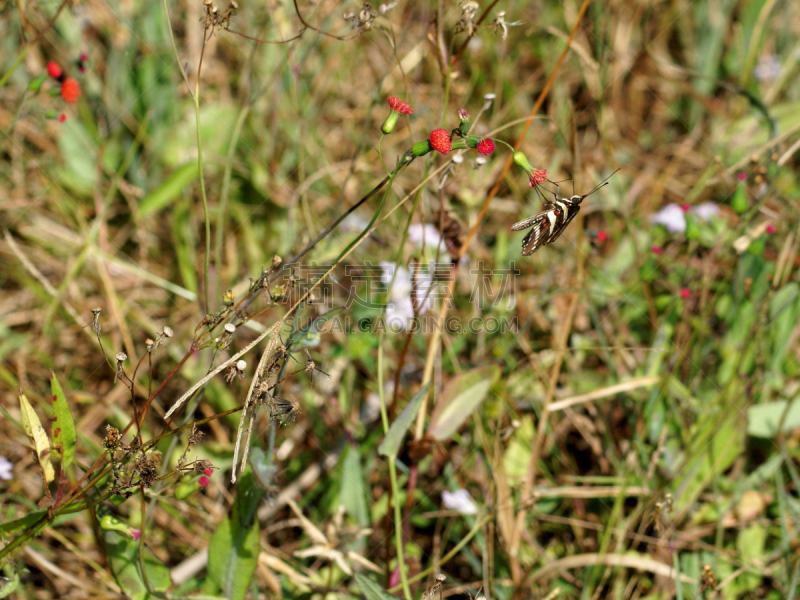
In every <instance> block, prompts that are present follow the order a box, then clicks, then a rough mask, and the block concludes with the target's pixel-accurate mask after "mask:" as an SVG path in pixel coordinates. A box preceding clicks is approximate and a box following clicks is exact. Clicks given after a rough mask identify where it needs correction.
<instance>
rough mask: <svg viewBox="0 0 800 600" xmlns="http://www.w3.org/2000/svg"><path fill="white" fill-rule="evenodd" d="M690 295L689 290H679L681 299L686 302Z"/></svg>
mask: <svg viewBox="0 0 800 600" xmlns="http://www.w3.org/2000/svg"><path fill="white" fill-rule="evenodd" d="M690 295H691V292H690V291H689V288H681V298H683V299H684V300H688V299H689V296H690Z"/></svg>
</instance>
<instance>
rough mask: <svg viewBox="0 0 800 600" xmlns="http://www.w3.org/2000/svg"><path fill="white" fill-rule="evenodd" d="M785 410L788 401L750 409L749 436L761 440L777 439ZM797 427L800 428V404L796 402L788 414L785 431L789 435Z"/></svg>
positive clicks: (784, 425)
mask: <svg viewBox="0 0 800 600" xmlns="http://www.w3.org/2000/svg"><path fill="white" fill-rule="evenodd" d="M784 410H786V400H776V401H775V402H765V403H764V404H756V405H755V406H750V407H748V409H747V435H750V436H753V437H759V438H772V437H775V434H776V433H778V424H779V423H780V421H781V417H782V416H783V411H784ZM797 427H800V402H799V401H797V400H795V401H794V402H792V406H791V407H789V412H788V413H786V419H785V420H784V422H783V431H784V433H788V432H789V431H791V430H793V429H796V428H797Z"/></svg>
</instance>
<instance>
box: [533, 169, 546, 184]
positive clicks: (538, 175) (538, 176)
mask: <svg viewBox="0 0 800 600" xmlns="http://www.w3.org/2000/svg"><path fill="white" fill-rule="evenodd" d="M545 181H547V170H546V169H534V170H533V172H532V173H531V184H530V187H533V186H535V185H539V184H540V183H544V182H545Z"/></svg>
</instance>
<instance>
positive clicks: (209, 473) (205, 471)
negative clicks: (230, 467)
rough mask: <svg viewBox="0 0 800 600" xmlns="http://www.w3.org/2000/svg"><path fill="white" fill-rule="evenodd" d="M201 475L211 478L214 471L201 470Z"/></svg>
mask: <svg viewBox="0 0 800 600" xmlns="http://www.w3.org/2000/svg"><path fill="white" fill-rule="evenodd" d="M203 473H205V474H206V475H207V476H208V477H211V476H212V475H213V474H214V469H203Z"/></svg>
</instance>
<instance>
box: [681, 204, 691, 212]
mask: <svg viewBox="0 0 800 600" xmlns="http://www.w3.org/2000/svg"><path fill="white" fill-rule="evenodd" d="M690 208H692V207H691V206H689V205H688V204H681V210H682V211H683V212H685V213H687V212H689V209H690Z"/></svg>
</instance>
